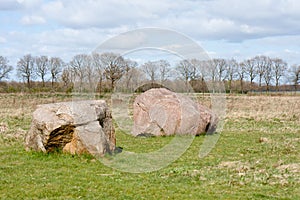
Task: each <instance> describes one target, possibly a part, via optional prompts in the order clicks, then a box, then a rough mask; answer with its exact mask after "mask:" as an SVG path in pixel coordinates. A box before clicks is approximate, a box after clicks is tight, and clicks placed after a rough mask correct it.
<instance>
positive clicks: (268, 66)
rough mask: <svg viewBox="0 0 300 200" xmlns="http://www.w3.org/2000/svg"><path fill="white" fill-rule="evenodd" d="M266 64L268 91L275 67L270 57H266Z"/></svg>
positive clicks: (265, 76)
mask: <svg viewBox="0 0 300 200" xmlns="http://www.w3.org/2000/svg"><path fill="white" fill-rule="evenodd" d="M264 63H265V65H264V74H263V77H264V80H265V83H266V86H267V92H268V91H269V90H270V84H271V81H272V80H273V77H274V68H273V63H272V60H271V59H270V58H269V57H266V58H265V61H264Z"/></svg>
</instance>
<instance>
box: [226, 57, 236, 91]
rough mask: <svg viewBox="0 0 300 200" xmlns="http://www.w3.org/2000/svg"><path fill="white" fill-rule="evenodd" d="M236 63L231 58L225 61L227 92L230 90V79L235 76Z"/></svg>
mask: <svg viewBox="0 0 300 200" xmlns="http://www.w3.org/2000/svg"><path fill="white" fill-rule="evenodd" d="M238 65H239V64H238V63H237V61H236V60H235V59H231V60H229V61H228V62H227V65H226V72H227V75H226V77H227V80H228V89H229V92H230V93H231V92H232V81H233V80H234V78H235V77H236V76H237V73H238V69H239V68H238Z"/></svg>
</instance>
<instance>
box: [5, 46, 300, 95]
mask: <svg viewBox="0 0 300 200" xmlns="http://www.w3.org/2000/svg"><path fill="white" fill-rule="evenodd" d="M14 69H15V70H14ZM14 71H16V77H18V78H19V80H21V82H20V81H10V82H7V81H4V80H6V79H9V78H10V77H11V76H12V73H13V72H14ZM180 81H181V82H183V83H184V84H183V87H182V85H181V87H182V88H181V90H182V91H183V92H184V91H187V88H191V89H192V90H193V91H195V92H208V87H207V84H208V83H223V84H224V85H225V88H226V91H227V92H230V93H232V92H241V93H244V92H248V91H262V90H263V91H270V90H276V91H279V90H281V91H283V90H291V89H292V88H293V89H294V90H297V89H298V85H299V83H300V65H288V64H287V62H285V61H284V60H282V59H280V58H270V57H268V56H255V57H253V58H250V59H246V60H244V61H242V62H238V61H237V60H235V59H221V58H217V59H211V60H200V59H196V58H195V59H182V60H180V61H178V62H177V63H176V64H174V66H171V64H170V63H169V62H168V61H167V60H163V59H161V60H156V61H147V62H144V63H142V64H138V63H137V62H136V61H134V60H131V59H126V58H125V57H123V56H121V55H118V54H115V53H109V52H106V53H102V54H99V53H92V54H77V55H75V56H74V57H73V58H72V59H71V60H70V61H69V62H65V61H63V60H62V59H61V58H59V57H48V56H45V55H42V56H32V55H31V54H26V55H24V56H23V57H21V58H19V59H18V62H17V64H16V66H12V65H10V64H9V60H8V59H7V58H6V57H3V56H0V82H1V91H2V92H3V91H6V92H12V91H35V90H39V91H40V90H43V91H57V92H62V91H64V92H68V91H69V92H70V91H75V92H99V93H102V92H110V91H112V90H113V89H114V88H116V87H117V88H119V89H122V90H124V91H134V90H136V89H137V88H138V87H139V86H141V85H144V84H152V85H153V84H156V85H163V86H167V87H179V84H178V83H179V82H180Z"/></svg>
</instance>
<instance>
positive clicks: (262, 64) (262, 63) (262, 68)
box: [253, 56, 269, 88]
mask: <svg viewBox="0 0 300 200" xmlns="http://www.w3.org/2000/svg"><path fill="white" fill-rule="evenodd" d="M253 62H254V63H255V67H256V70H257V74H258V77H259V80H258V86H259V88H261V84H262V81H263V78H264V76H266V77H268V75H265V73H266V70H267V67H268V62H269V58H268V57H266V56H255V57H254V58H253ZM265 80H266V82H267V83H268V80H269V79H268V78H267V79H265Z"/></svg>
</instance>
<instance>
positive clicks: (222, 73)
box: [213, 59, 227, 82]
mask: <svg viewBox="0 0 300 200" xmlns="http://www.w3.org/2000/svg"><path fill="white" fill-rule="evenodd" d="M213 63H214V65H215V69H216V72H217V80H218V81H220V82H221V81H224V80H225V79H226V68H227V63H226V60H225V59H213Z"/></svg>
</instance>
